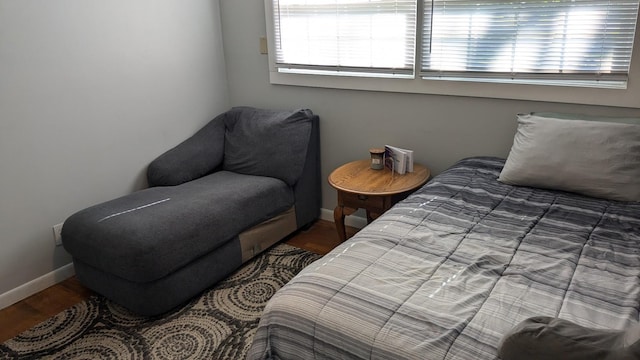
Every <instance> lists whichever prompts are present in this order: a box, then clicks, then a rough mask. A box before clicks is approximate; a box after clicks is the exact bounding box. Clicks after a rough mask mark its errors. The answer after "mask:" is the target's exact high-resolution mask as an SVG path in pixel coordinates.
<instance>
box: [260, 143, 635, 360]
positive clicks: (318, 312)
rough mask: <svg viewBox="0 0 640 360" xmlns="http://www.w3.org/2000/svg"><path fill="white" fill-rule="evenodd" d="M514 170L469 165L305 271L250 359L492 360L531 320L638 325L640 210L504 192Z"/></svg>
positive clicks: (582, 198) (285, 293) (273, 313)
mask: <svg viewBox="0 0 640 360" xmlns="http://www.w3.org/2000/svg"><path fill="white" fill-rule="evenodd" d="M514 146H515V145H514ZM512 153H513V149H512ZM512 153H511V154H510V157H511V155H513V154H512ZM637 154H638V153H636V155H637ZM636 157H637V156H636ZM504 166H505V160H504V159H500V158H493V157H474V158H468V159H463V160H461V161H459V162H458V163H457V164H455V165H454V166H452V167H451V168H449V169H448V170H446V171H444V172H442V173H441V174H440V175H438V176H436V177H435V178H433V179H432V180H431V181H430V182H429V183H427V184H426V185H425V186H424V187H422V188H421V189H419V190H418V191H416V192H415V193H413V194H412V195H410V196H409V197H408V198H407V199H405V200H403V201H401V202H400V203H398V204H396V206H394V207H393V208H391V209H390V210H389V211H388V212H386V213H385V214H383V215H382V216H381V217H380V218H378V219H377V220H375V221H374V222H373V223H371V224H370V225H368V226H367V227H365V228H364V229H362V230H361V231H360V232H358V233H357V234H356V235H355V236H354V237H352V238H351V239H349V240H348V241H346V242H344V243H343V244H341V245H340V246H338V247H337V248H335V249H334V250H333V251H332V252H330V253H329V254H328V255H326V256H325V257H323V258H322V259H320V260H318V261H317V262H315V263H313V264H312V265H310V266H309V267H307V268H306V269H304V270H303V271H302V272H301V273H300V274H298V275H297V276H296V277H295V278H294V279H293V280H292V281H291V282H290V283H289V284H287V285H286V286H284V287H283V288H282V289H281V290H279V291H278V292H277V293H276V294H275V295H274V296H273V298H272V299H271V300H270V301H269V303H268V304H267V307H266V309H265V312H264V314H263V316H262V318H261V320H260V324H259V326H258V329H257V331H256V334H255V338H254V343H253V345H252V347H251V348H250V350H249V354H248V359H268V358H272V359H496V358H498V346H499V343H500V340H501V338H502V337H503V336H504V334H506V333H507V332H509V331H510V330H511V329H512V328H513V327H514V326H516V325H517V324H519V323H520V322H522V321H523V320H525V319H527V318H530V317H534V316H549V317H554V318H561V319H565V320H568V321H571V322H572V323H575V324H578V325H580V326H585V327H589V328H598V329H612V330H616V329H624V328H626V327H628V326H630V324H633V323H636V322H637V321H638V316H639V314H638V310H639V308H640V202H636V201H619V200H610V199H603V198H596V197H592V196H586V195H582V194H576V193H572V192H566V191H561V190H549V189H542V188H538V187H531V186H516V185H509V184H505V183H504V182H502V181H498V180H497V179H498V178H499V177H500V175H501V171H502V170H503V167H504ZM633 181H636V184H637V179H636V180H633Z"/></svg>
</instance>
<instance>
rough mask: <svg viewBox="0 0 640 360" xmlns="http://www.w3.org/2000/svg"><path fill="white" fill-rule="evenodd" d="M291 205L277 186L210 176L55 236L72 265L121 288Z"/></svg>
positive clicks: (88, 214)
mask: <svg viewBox="0 0 640 360" xmlns="http://www.w3.org/2000/svg"><path fill="white" fill-rule="evenodd" d="M293 204H294V196H293V191H292V189H291V188H290V187H289V186H287V184H286V183H285V182H283V181H282V180H279V179H276V178H271V177H265V176H254V175H244V174H238V173H234V172H229V171H218V172H215V173H213V174H210V175H207V176H205V177H202V178H199V179H196V180H193V181H189V182H186V183H184V184H181V185H178V186H160V187H153V188H148V189H145V190H141V191H138V192H135V193H132V194H130V195H127V196H124V197H121V198H118V199H114V200H111V201H108V202H105V203H102V204H98V205H95V206H92V207H89V208H87V209H85V210H82V211H80V212H77V213H75V214H74V215H72V216H71V217H69V218H68V219H67V220H66V221H65V224H64V228H63V235H62V236H63V238H64V245H65V248H66V249H67V250H68V251H69V252H70V253H72V254H73V256H74V258H77V259H79V260H81V261H82V262H84V263H86V264H89V265H91V266H93V267H95V268H97V269H100V270H102V271H105V272H107V273H111V274H113V275H116V276H119V277H121V278H124V279H126V280H129V281H133V282H149V281H153V280H157V279H159V278H162V277H164V276H166V275H168V274H170V273H172V272H174V271H176V270H177V269H179V268H181V267H183V266H185V265H187V264H188V263H190V262H192V261H193V260H194V259H196V258H198V257H200V256H203V255H205V254H207V253H210V252H211V251H213V250H215V249H216V248H218V247H220V246H221V245H222V244H224V243H226V242H228V241H230V240H232V239H234V238H235V237H236V236H237V234H239V233H240V232H242V231H243V230H246V229H248V228H250V227H251V226H254V225H256V224H259V223H260V222H262V221H265V220H267V219H269V218H271V217H273V216H275V215H277V214H279V213H281V212H283V211H285V210H287V209H289V208H291V207H292V206H293ZM221 205H222V206H221ZM240 256H241V255H240V254H238V259H229V261H230V262H234V263H236V262H238V261H239V258H240Z"/></svg>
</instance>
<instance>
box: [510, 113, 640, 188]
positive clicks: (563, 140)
mask: <svg viewBox="0 0 640 360" xmlns="http://www.w3.org/2000/svg"><path fill="white" fill-rule="evenodd" d="M599 120H605V118H589V119H587V120H579V119H577V118H570V117H566V116H565V117H563V118H561V117H557V118H554V117H548V115H545V114H536V113H532V114H519V115H518V129H517V131H516V135H515V137H514V139H513V146H512V147H511V151H510V153H509V156H508V158H507V161H506V162H505V166H504V168H503V169H502V172H501V173H500V177H499V178H498V180H499V181H501V182H503V183H506V184H511V185H521V186H532V187H540V188H547V189H555V190H564V191H570V192H575V193H580V194H584V195H589V196H593V197H600V198H604V199H611V200H621V201H640V125H637V124H634V123H632V121H630V120H629V119H626V120H625V121H627V120H629V121H628V122H629V123H625V122H615V121H613V120H615V119H614V118H606V120H607V121H599Z"/></svg>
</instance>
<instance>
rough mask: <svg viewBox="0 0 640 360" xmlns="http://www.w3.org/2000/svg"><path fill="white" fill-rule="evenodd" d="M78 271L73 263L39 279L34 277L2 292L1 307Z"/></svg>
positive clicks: (24, 297) (9, 304)
mask: <svg viewBox="0 0 640 360" xmlns="http://www.w3.org/2000/svg"><path fill="white" fill-rule="evenodd" d="M75 273H76V271H75V269H74V268H73V264H72V263H70V264H67V265H65V266H63V267H60V268H57V269H55V270H54V271H52V272H50V273H48V274H44V275H42V276H40V277H39V278H37V279H33V280H31V281H29V282H28V283H26V284H23V285H20V286H18V287H17V288H15V289H13V290H9V291H7V292H6V293H4V294H0V309H4V308H6V307H8V306H11V305H13V304H15V303H17V302H18V301H20V300H23V299H26V298H28V297H29V296H31V295H33V294H35V293H38V292H40V291H42V290H44V289H46V288H48V287H50V286H53V285H55V284H57V283H59V282H61V281H64V280H66V279H68V278H70V277H72V276H73V275H74V274H75Z"/></svg>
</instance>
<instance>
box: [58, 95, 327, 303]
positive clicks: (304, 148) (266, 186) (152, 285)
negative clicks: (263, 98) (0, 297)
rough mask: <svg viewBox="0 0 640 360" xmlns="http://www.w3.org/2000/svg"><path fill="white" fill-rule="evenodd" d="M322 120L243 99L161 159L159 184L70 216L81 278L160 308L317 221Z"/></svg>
mask: <svg viewBox="0 0 640 360" xmlns="http://www.w3.org/2000/svg"><path fill="white" fill-rule="evenodd" d="M318 120H319V119H318V116H316V115H313V113H312V112H311V111H309V110H295V111H272V110H263V109H255V108H249V107H237V108H233V109H231V110H229V111H227V112H225V113H223V114H221V115H219V116H217V117H216V118H215V119H213V120H212V121H211V122H209V123H208V124H207V125H206V126H204V127H203V128H202V129H200V130H199V131H198V132H197V133H196V134H194V135H193V136H192V137H190V138H189V139H187V140H185V141H184V142H182V143H181V144H179V145H178V146H176V147H175V148H173V149H171V150H169V151H167V152H166V153H164V154H163V155H161V156H160V157H158V158H157V159H155V160H154V161H153V162H152V163H151V164H150V165H149V167H148V171H147V179H148V183H149V186H150V187H149V188H147V189H144V190H141V191H137V192H134V193H132V194H130V195H127V196H123V197H120V198H118V199H114V200H111V201H107V202H105V203H102V204H98V205H95V206H92V207H89V208H87V209H84V210H81V211H79V212H77V213H75V214H73V215H72V216H70V217H69V218H68V219H67V220H66V221H65V223H64V226H63V229H62V241H63V245H64V247H65V249H66V250H67V251H68V252H69V253H70V254H71V255H72V257H73V262H74V266H75V271H76V275H77V277H78V279H79V280H80V282H81V283H83V284H84V285H85V286H87V287H88V288H90V289H92V290H94V291H96V292H97V293H100V294H102V295H104V296H105V297H107V298H109V299H111V300H113V301H114V302H116V303H119V304H121V305H122V306H124V307H126V308H128V309H130V310H132V311H134V312H136V313H139V314H141V315H156V314H160V313H163V312H166V311H168V310H170V309H172V308H174V307H176V306H177V305H180V304H181V303H183V302H185V301H187V300H189V299H190V298H191V297H193V296H194V295H197V294H198V293H200V292H201V291H203V290H204V289H206V288H208V287H210V286H211V285H213V284H215V283H216V282H218V281H220V280H222V279H224V278H225V277H226V276H227V275H228V274H229V273H231V272H232V271H234V270H235V269H237V268H238V267H239V266H240V265H241V264H243V263H244V262H246V261H247V260H249V259H251V258H252V257H254V256H255V255H257V254H259V253H260V252H262V251H263V250H265V249H267V248H268V247H270V246H271V245H273V244H274V243H276V242H278V241H279V240H281V239H283V238H284V237H286V236H287V235H289V234H291V233H292V232H294V231H296V230H298V229H301V228H303V227H305V226H308V225H309V224H311V223H312V222H313V221H314V220H316V219H317V217H318V215H319V211H320V170H319V165H320V163H319V133H318Z"/></svg>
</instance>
